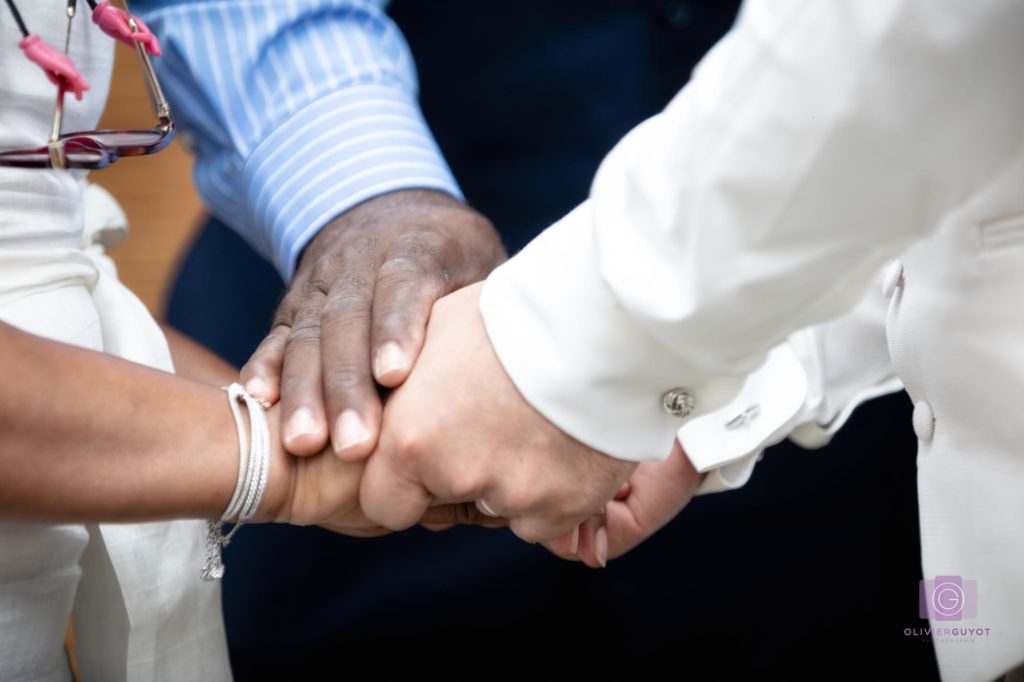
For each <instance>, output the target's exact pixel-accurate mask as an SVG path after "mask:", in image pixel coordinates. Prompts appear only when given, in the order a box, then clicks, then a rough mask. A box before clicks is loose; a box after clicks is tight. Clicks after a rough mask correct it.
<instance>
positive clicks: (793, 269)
mask: <svg viewBox="0 0 1024 682" xmlns="http://www.w3.org/2000/svg"><path fill="white" fill-rule="evenodd" d="M1021 35H1024V3H1020V2H1015V1H1013V0H1004V1H999V0H961V1H959V2H957V1H954V0H946V1H945V2H936V0H872V2H863V1H862V0H845V1H844V0H828V1H825V0H816V1H814V2H800V1H797V0H793V1H790V2H783V1H781V0H760V1H752V2H748V4H747V5H746V6H745V7H744V9H743V11H742V12H741V15H740V18H739V20H738V22H737V25H736V26H735V27H734V29H733V30H732V31H731V32H730V33H729V34H728V35H727V36H726V37H725V38H724V39H723V40H722V41H721V42H720V43H719V44H718V45H717V46H716V47H715V48H714V49H713V50H712V52H711V53H710V54H709V56H708V57H707V58H706V59H705V60H704V62H703V63H702V64H701V65H700V67H699V68H698V69H697V72H696V74H695V76H694V79H693V80H692V81H691V83H690V84H689V85H688V86H687V87H686V88H684V89H683V91H682V92H681V93H680V94H679V95H678V96H677V97H676V98H675V99H674V100H673V102H672V103H671V104H670V105H669V106H668V108H667V109H666V110H665V111H664V112H663V113H661V114H659V115H657V116H655V117H653V118H651V119H649V120H648V121H646V122H644V123H643V124H641V125H640V126H638V127H637V128H636V129H634V130H633V131H632V132H631V133H630V134H629V135H628V136H627V137H626V138H625V139H624V140H623V141H622V142H621V143H620V144H619V145H618V146H616V148H615V149H614V150H613V151H612V152H611V153H610V154H609V156H608V157H607V158H606V159H605V161H604V163H603V164H602V166H601V169H600V170H599V172H598V174H597V177H596V179H595V181H594V185H593V188H592V193H591V197H590V199H589V200H588V201H587V202H585V203H584V204H583V205H581V206H580V207H579V208H577V209H576V210H575V211H573V212H572V213H570V214H569V215H568V216H566V217H565V218H564V219H562V220H561V221H560V222H558V223H556V224H555V225H554V226H552V227H551V228H550V229H548V230H547V231H546V232H545V233H543V234H542V235H541V236H540V237H538V238H537V239H536V240H535V241H534V242H533V243H531V244H530V245H529V246H528V247H527V248H526V249H525V250H524V251H523V252H522V253H520V254H519V255H517V256H516V257H515V258H513V259H512V260H510V261H509V262H508V263H507V264H505V265H504V266H503V267H501V268H499V269H498V270H497V271H496V272H495V273H493V275H492V276H491V277H490V278H489V280H488V282H487V284H486V286H485V288H484V292H483V298H482V302H481V307H482V313H483V316H484V321H485V324H486V326H487V330H488V333H489V335H490V337H491V340H492V342H493V344H494V347H495V350H496V351H497V353H498V356H499V357H500V359H501V361H502V363H503V365H504V367H505V369H506V370H507V371H508V373H509V375H510V377H511V378H512V380H513V381H514V382H515V384H516V385H517V387H518V388H519V389H520V390H521V392H522V394H523V395H524V396H525V398H526V399H527V400H528V401H529V402H530V403H531V404H532V405H533V406H534V407H536V408H537V409H538V410H539V411H540V412H541V413H542V414H544V415H545V416H546V417H548V418H549V419H550V420H551V421H552V422H554V423H555V424H556V425H558V426H559V427H560V428H562V429H563V430H564V431H566V432H567V433H569V434H570V435H572V436H574V437H576V438H577V439H579V440H581V441H582V442H584V443H586V444H588V445H590V446H592V447H594V448H596V449H598V450H601V451H604V452H607V453H609V454H611V455H614V456H616V457H620V458H623V459H629V460H645V459H659V458H662V457H664V456H665V455H666V454H667V453H668V452H669V449H670V445H671V442H672V439H673V437H674V436H675V435H676V432H677V430H678V429H679V428H680V427H682V426H683V425H684V424H685V423H686V422H687V421H689V420H693V419H694V418H695V417H698V416H700V415H701V414H707V413H710V412H713V411H714V410H716V409H719V408H721V407H722V406H723V405H725V404H727V403H728V401H729V400H731V399H732V398H733V397H734V396H735V394H736V392H737V391H738V390H739V388H740V387H741V386H742V383H743V379H744V377H745V376H746V375H747V374H749V373H750V372H751V371H752V370H754V369H755V368H757V367H758V366H759V365H761V364H762V363H763V361H764V359H765V357H766V354H767V353H768V351H769V350H770V349H772V348H773V347H775V346H777V345H778V344H779V343H781V342H782V341H783V340H784V339H786V338H787V336H788V335H789V334H791V333H792V332H794V331H795V330H798V329H802V328H805V327H808V326H810V325H812V324H815V323H818V322H821V321H824V320H827V319H831V318H834V317H837V316H839V315H841V314H842V313H843V312H845V311H846V310H848V309H850V308H852V307H853V306H854V305H855V304H856V303H857V302H858V301H859V300H860V299H861V297H862V296H863V295H864V292H865V290H866V287H867V285H868V283H869V282H870V280H871V278H872V276H873V275H874V273H876V272H877V271H878V270H879V269H880V268H881V266H882V265H883V263H884V262H885V261H886V260H888V259H890V258H892V257H895V256H896V255H897V254H899V253H900V252H902V251H903V250H904V249H905V248H906V247H907V246H908V245H909V244H911V243H912V242H913V241H915V240H917V239H919V238H921V237H922V236H924V235H925V234H927V233H928V232H929V231H930V230H932V229H933V228H934V227H935V226H936V225H937V224H938V223H939V222H940V220H941V218H942V217H943V216H944V215H945V214H946V213H947V212H948V211H950V210H951V209H953V208H954V207H955V206H957V205H958V203H960V202H961V201H962V200H963V199H964V197H966V196H969V195H970V194H971V192H972V191H974V190H976V189H977V188H978V187H980V186H983V185H984V184H985V183H986V182H987V181H988V180H989V179H990V178H991V177H992V176H993V175H994V174H995V173H997V172H998V171H999V170H1000V169H1001V168H1003V167H1004V166H1005V165H1006V164H1007V162H1008V161H1009V159H1011V158H1012V156H1011V155H1012V154H1014V153H1015V152H1016V150H1015V146H1016V145H1014V144H1009V142H1011V141H1019V140H1021V139H1022V138H1024V115H1022V112H1024V88H1022V87H1021V80H1020V65H1021V64H1024V40H1021V39H1020V36H1021ZM676 388H679V389H683V390H684V391H685V392H686V393H688V394H689V396H690V397H691V398H692V399H693V402H694V407H695V409H694V410H693V411H692V412H691V413H689V414H686V411H685V410H684V411H681V412H679V413H678V414H670V413H669V411H667V410H666V409H663V401H662V396H663V394H665V392H666V391H669V390H670V389H676ZM679 414H683V415H685V416H679ZM764 435H765V437H767V436H768V435H770V434H767V433H765V434H764ZM691 456H693V455H692V453H691ZM711 466H713V463H708V462H705V465H704V468H705V469H707V468H708V467H711Z"/></svg>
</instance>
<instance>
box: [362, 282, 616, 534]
mask: <svg viewBox="0 0 1024 682" xmlns="http://www.w3.org/2000/svg"><path fill="white" fill-rule="evenodd" d="M481 288H482V285H479V284H476V285H472V286H470V287H467V288H465V289H462V290H460V291H457V292H456V293H454V294H451V295H449V296H447V297H445V298H443V299H441V300H440V301H438V302H437V303H436V304H435V305H434V308H433V312H432V314H431V316H430V322H429V325H428V327H427V334H426V341H425V343H424V345H423V350H422V352H421V353H420V356H419V359H418V360H417V362H416V366H415V367H414V368H413V370H412V372H411V373H410V375H409V377H408V379H407V380H406V381H405V383H403V384H402V386H401V387H400V388H398V389H396V390H395V391H394V393H392V395H391V396H390V397H389V399H388V402H387V405H386V407H385V412H384V424H385V428H384V432H383V434H382V436H381V439H380V443H379V446H378V448H377V450H376V451H375V452H374V453H373V456H372V457H370V459H369V461H368V462H367V467H366V473H365V475H364V477H363V483H362V487H361V491H360V499H361V501H362V505H363V509H364V511H365V512H366V514H367V516H368V517H369V518H370V519H372V520H373V521H375V522H377V523H379V524H380V525H382V526H385V527H388V528H392V529H396V530H397V529H401V528H405V527H408V526H410V525H412V524H414V523H416V522H417V520H418V519H419V518H420V516H421V515H422V514H423V512H424V510H426V509H427V508H429V506H430V505H432V504H437V503H439V502H445V503H449V502H450V503H458V502H470V501H479V500H484V501H485V503H486V507H484V505H482V504H481V505H480V508H481V510H482V511H486V510H487V508H489V509H491V510H493V511H494V512H496V513H497V514H498V515H501V516H504V517H507V518H509V519H510V525H511V527H512V530H513V531H514V532H515V533H516V534H517V535H518V536H519V537H521V538H523V539H524V540H527V541H530V542H539V541H544V540H551V539H553V538H556V537H558V536H559V535H561V534H563V533H566V532H568V531H571V530H572V529H573V528H574V527H575V526H576V525H577V524H579V523H580V522H582V521H583V520H585V519H587V518H588V517H590V516H591V515H593V514H594V513H595V512H597V511H598V510H600V509H601V508H602V507H603V506H604V505H605V504H606V503H607V502H608V501H609V500H611V499H612V497H613V496H614V495H615V494H616V492H617V491H618V490H619V489H620V488H621V487H622V485H623V483H624V482H625V481H626V479H627V478H628V477H629V475H630V474H631V473H632V472H633V470H634V469H635V467H636V465H635V463H632V462H624V461H621V460H617V459H613V458H611V457H609V456H607V455H605V454H603V453H600V452H598V451H596V450H593V449H591V448H589V447H587V446H585V445H584V444H582V443H580V442H579V441H577V440H575V439H573V438H572V437H570V436H568V435H566V434H565V433H563V432H562V431H561V430H559V429H558V428H557V427H556V426H555V425H554V424H552V423H551V422H549V421H547V419H545V418H544V417H543V416H542V415H541V414H540V413H538V412H537V411H536V410H534V409H533V408H532V407H531V406H530V405H529V404H528V403H527V402H526V401H525V400H524V399H523V397H522V395H520V394H519V392H518V391H517V390H516V388H515V386H514V385H513V384H512V382H511V380H510V379H509V378H508V375H506V374H505V371H504V369H503V368H502V366H501V364H500V362H499V360H498V358H497V356H495V354H494V351H493V349H492V348H491V345H490V341H489V339H488V338H487V333H486V330H485V329H484V325H483V320H482V318H481V317H480V311H479V297H480V290H481ZM478 504H479V503H478Z"/></svg>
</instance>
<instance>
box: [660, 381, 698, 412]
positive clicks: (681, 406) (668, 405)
mask: <svg viewBox="0 0 1024 682" xmlns="http://www.w3.org/2000/svg"><path fill="white" fill-rule="evenodd" d="M661 406H662V407H664V408H665V411H666V412H668V413H669V414H671V415H672V416H674V417H680V418H682V417H688V416H690V413H691V412H693V408H694V407H695V406H696V402H695V401H694V399H693V396H692V395H690V394H689V393H687V392H686V391H685V390H684V389H682V388H673V389H672V390H670V391H665V394H664V395H663V396H661Z"/></svg>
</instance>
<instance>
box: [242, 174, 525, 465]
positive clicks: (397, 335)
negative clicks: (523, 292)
mask: <svg viewBox="0 0 1024 682" xmlns="http://www.w3.org/2000/svg"><path fill="white" fill-rule="evenodd" d="M504 259H505V251H504V249H503V247H502V245H501V240H500V239H499V238H498V235H497V232H495V230H494V227H493V226H492V225H491V223H490V222H489V221H488V220H487V219H486V218H484V217H483V216H482V215H480V214H479V213H477V212H476V211H474V210H472V209H471V208H469V207H467V206H465V205H464V204H462V203H460V202H459V201H456V200H455V199H453V198H451V197H449V196H448V195H446V194H442V193H440V192H436V191H431V190H404V191H399V192H392V193H390V194H385V195H382V196H379V197H376V198H374V199H370V200H369V201H366V202H364V203H362V204H360V205H359V206H356V207H355V208H353V209H350V210H349V211H347V212H345V213H344V214H343V215H341V216H339V217H338V218H336V219H335V220H334V221H333V222H332V223H331V224H329V225H328V226H326V227H325V228H324V229H323V230H321V232H320V234H319V235H317V237H316V238H314V239H313V241H312V242H310V244H309V246H307V247H306V250H305V252H304V254H303V256H302V259H301V261H300V262H299V268H298V271H297V273H296V275H295V279H294V281H293V282H292V285H291V287H290V288H289V290H288V293H287V294H286V296H285V298H284V300H283V302H282V303H281V306H280V308H279V309H278V311H277V316H276V320H275V323H274V326H273V329H272V330H271V332H270V334H269V335H268V337H267V338H266V340H264V341H263V343H262V344H261V345H260V346H259V348H257V350H256V352H255V353H254V354H253V356H252V358H251V359H250V360H249V362H248V363H247V364H246V365H245V367H243V368H242V381H243V383H245V385H246V388H247V389H248V390H249V392H250V393H252V394H253V395H255V396H257V397H259V398H262V399H264V400H268V401H270V402H274V401H276V400H277V399H278V397H280V399H281V411H282V418H283V420H284V422H283V423H284V425H285V426H284V429H283V435H284V442H285V446H286V447H287V449H288V450H289V451H290V452H291V453H293V454H297V455H310V454H314V453H317V452H319V451H320V450H321V448H323V447H324V445H325V444H326V442H327V439H328V432H329V433H330V440H331V442H332V444H333V447H334V450H335V452H336V453H338V454H339V455H340V456H342V457H344V458H346V459H348V460H359V459H363V458H365V457H366V456H367V455H369V454H370V452H372V451H373V448H374V445H375V444H376V442H377V435H378V432H379V429H380V418H381V402H380V398H379V397H378V393H377V385H376V383H377V382H379V383H380V384H382V385H384V386H388V387H394V386H397V385H399V384H400V383H401V382H402V381H404V380H405V378H406V376H407V375H408V373H409V370H410V369H411V368H412V366H413V363H414V362H415V360H416V357H417V355H418V354H419V352H420V347H421V346H422V344H423V333H424V329H425V327H426V324H427V317H428V315H429V314H430V307H431V306H432V305H433V304H434V301H435V300H437V299H438V298H440V297H441V296H443V295H445V294H447V293H448V292H451V291H454V290H456V289H458V288H460V287H463V286H465V285H467V284H470V283H472V282H476V281H478V280H480V279H483V278H484V277H486V276H487V274H488V273H489V272H490V271H491V270H492V269H493V268H494V267H495V266H497V265H498V264H500V263H501V262H502V261H503V260H504Z"/></svg>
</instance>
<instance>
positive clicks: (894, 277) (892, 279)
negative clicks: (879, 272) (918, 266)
mask: <svg viewBox="0 0 1024 682" xmlns="http://www.w3.org/2000/svg"><path fill="white" fill-rule="evenodd" d="M902 284H903V263H902V262H901V261H898V260H897V261H893V262H892V264H890V265H889V267H888V268H887V269H886V271H885V278H884V279H883V280H882V295H883V296H885V297H886V298H892V295H893V294H894V293H896V287H898V286H901V285H902Z"/></svg>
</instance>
